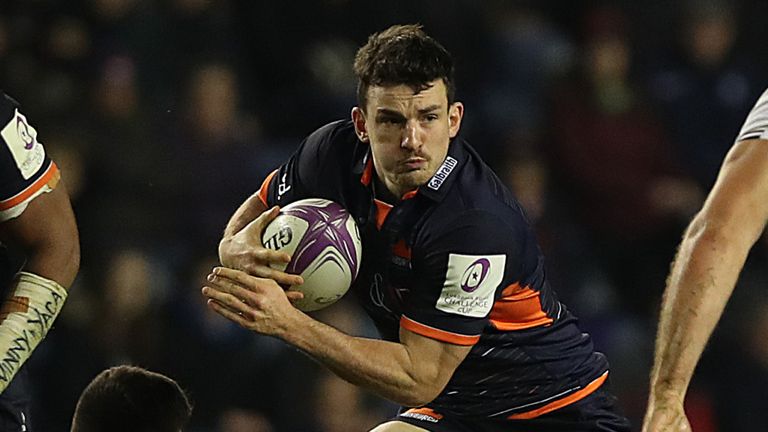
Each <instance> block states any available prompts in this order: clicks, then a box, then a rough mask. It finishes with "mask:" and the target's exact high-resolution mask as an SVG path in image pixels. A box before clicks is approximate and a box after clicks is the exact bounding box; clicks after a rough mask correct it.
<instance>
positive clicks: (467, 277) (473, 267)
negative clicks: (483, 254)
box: [461, 258, 491, 293]
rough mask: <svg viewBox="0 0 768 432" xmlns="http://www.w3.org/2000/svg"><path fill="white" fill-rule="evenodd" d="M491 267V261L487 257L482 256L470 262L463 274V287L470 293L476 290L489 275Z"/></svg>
mask: <svg viewBox="0 0 768 432" xmlns="http://www.w3.org/2000/svg"><path fill="white" fill-rule="evenodd" d="M490 269H491V262H490V261H488V259H487V258H480V259H478V260H476V261H475V262H473V263H472V264H470V265H469V267H467V269H466V270H464V274H463V275H462V276H461V289H462V290H464V291H465V292H468V293H471V292H473V291H474V290H476V289H477V288H478V287H480V285H481V284H482V283H483V281H484V280H485V277H486V276H488V270H490Z"/></svg>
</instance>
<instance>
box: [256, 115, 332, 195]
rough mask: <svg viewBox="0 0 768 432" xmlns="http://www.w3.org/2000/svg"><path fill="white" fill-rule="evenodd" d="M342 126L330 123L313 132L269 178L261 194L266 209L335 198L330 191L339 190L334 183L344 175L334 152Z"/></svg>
mask: <svg viewBox="0 0 768 432" xmlns="http://www.w3.org/2000/svg"><path fill="white" fill-rule="evenodd" d="M339 124H340V122H334V123H330V124H328V125H326V126H323V127H322V128H320V129H318V130H316V131H315V132H313V133H312V134H311V135H309V136H308V137H307V138H306V139H304V141H303V142H302V143H301V145H300V146H299V148H298V149H297V150H296V152H295V153H294V154H293V155H292V156H291V157H290V158H289V159H288V161H287V162H286V163H284V164H283V165H281V166H280V167H278V168H277V169H276V170H275V171H273V172H272V173H271V174H269V175H268V176H267V178H266V179H265V181H264V183H263V184H262V185H261V189H260V190H259V192H258V195H259V197H260V199H261V200H262V202H264V204H266V205H267V207H271V206H274V205H281V206H283V205H286V204H289V203H292V202H294V201H298V200H300V199H304V198H327V199H334V197H332V196H328V195H329V193H328V191H329V190H333V188H334V187H336V188H338V187H339V186H338V185H336V184H331V183H333V182H334V181H335V180H336V179H337V178H338V177H339V173H340V172H341V171H340V169H341V168H340V167H339V166H338V163H339V162H338V160H335V159H334V157H333V151H332V150H333V149H332V147H333V146H334V145H335V139H336V137H337V131H338V127H339Z"/></svg>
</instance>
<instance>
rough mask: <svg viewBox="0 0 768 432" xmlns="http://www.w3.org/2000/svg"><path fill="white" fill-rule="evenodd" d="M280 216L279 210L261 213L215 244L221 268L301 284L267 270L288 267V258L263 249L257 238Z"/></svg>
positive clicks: (294, 276) (297, 277) (282, 274)
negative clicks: (222, 266)
mask: <svg viewBox="0 0 768 432" xmlns="http://www.w3.org/2000/svg"><path fill="white" fill-rule="evenodd" d="M279 213H280V208H279V207H272V208H271V209H269V210H267V211H265V212H264V213H262V214H261V215H260V216H259V217H257V218H256V219H254V220H253V221H251V223H249V224H248V225H246V227H245V228H243V229H242V230H240V231H239V232H238V233H237V234H235V235H233V236H230V237H225V238H223V239H222V240H221V242H220V243H219V261H221V264H222V265H224V266H225V267H229V268H232V269H236V270H242V271H244V272H246V273H248V274H251V275H253V276H258V277H262V278H268V279H272V280H274V281H275V282H277V283H279V284H282V285H285V286H291V285H301V284H303V283H304V279H302V278H301V276H298V275H292V274H288V273H285V272H282V271H280V270H275V269H273V268H272V267H270V264H276V265H277V264H282V265H285V264H288V262H290V261H291V256H290V255H288V254H287V253H285V252H279V251H274V250H271V249H267V248H265V247H264V244H263V243H262V242H261V235H262V233H263V232H264V228H265V227H266V226H267V225H269V223H270V222H272V220H273V219H275V218H276V217H277V215H278V214H279Z"/></svg>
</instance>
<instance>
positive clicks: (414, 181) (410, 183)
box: [399, 169, 431, 190]
mask: <svg viewBox="0 0 768 432" xmlns="http://www.w3.org/2000/svg"><path fill="white" fill-rule="evenodd" d="M430 177H431V176H430V175H429V174H428V173H427V171H426V170H423V169H417V170H413V171H408V172H404V173H402V174H401V175H400V179H399V180H400V181H399V183H400V186H402V188H403V189H405V190H413V189H416V188H418V187H419V186H421V185H423V184H424V183H426V182H427V181H429V178H430Z"/></svg>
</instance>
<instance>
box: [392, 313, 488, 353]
mask: <svg viewBox="0 0 768 432" xmlns="http://www.w3.org/2000/svg"><path fill="white" fill-rule="evenodd" d="M400 327H402V328H404V329H406V330H409V331H412V332H414V333H416V334H418V335H421V336H425V337H428V338H430V339H435V340H439V341H440V342H447V343H450V344H454V345H463V346H472V345H474V344H476V343H477V341H479V340H480V335H477V336H467V335H463V334H458V333H451V332H449V331H445V330H440V329H438V328H434V327H430V326H428V325H425V324H422V323H419V322H416V321H414V320H412V319H410V318H408V317H407V316H405V315H403V316H402V317H400Z"/></svg>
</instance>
